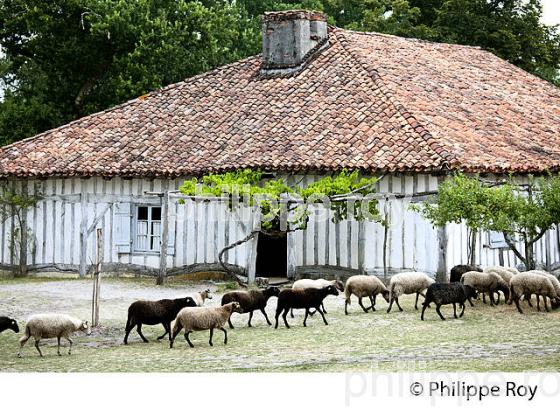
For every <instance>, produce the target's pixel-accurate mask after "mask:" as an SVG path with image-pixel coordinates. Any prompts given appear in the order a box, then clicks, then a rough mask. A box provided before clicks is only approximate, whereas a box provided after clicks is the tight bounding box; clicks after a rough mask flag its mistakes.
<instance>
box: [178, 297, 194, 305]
mask: <svg viewBox="0 0 560 410" xmlns="http://www.w3.org/2000/svg"><path fill="white" fill-rule="evenodd" d="M179 300H180V305H181V307H195V306H196V302H195V301H194V300H193V298H191V297H190V296H187V297H185V298H182V299H179Z"/></svg>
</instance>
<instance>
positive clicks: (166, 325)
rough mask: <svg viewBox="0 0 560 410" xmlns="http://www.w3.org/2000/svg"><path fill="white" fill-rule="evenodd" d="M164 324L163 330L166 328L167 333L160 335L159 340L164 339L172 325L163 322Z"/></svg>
mask: <svg viewBox="0 0 560 410" xmlns="http://www.w3.org/2000/svg"><path fill="white" fill-rule="evenodd" d="M162 326H163V330H165V333H164V334H162V335H161V336H159V337H158V338H157V340H161V339H163V338H164V337H165V336H166V335H167V334H168V333H169V327H170V325H169V323H162Z"/></svg>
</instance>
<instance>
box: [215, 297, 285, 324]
mask: <svg viewBox="0 0 560 410" xmlns="http://www.w3.org/2000/svg"><path fill="white" fill-rule="evenodd" d="M279 294H280V289H278V287H276V286H269V287H267V288H266V289H265V290H246V291H234V292H228V293H226V294H225V295H224V296H222V306H223V305H227V304H228V303H231V302H238V303H239V304H240V305H241V309H243V313H249V323H247V325H248V326H249V327H251V319H253V311H255V310H260V311H261V312H262V314H263V315H264V318H265V319H266V323H268V325H269V326H271V325H272V323H270V320H268V316H267V315H266V311H265V308H266V304H267V302H268V299H270V298H271V297H272V296H278V295H279ZM228 323H229V327H230V329H233V324H232V323H231V317H230V318H229V319H228Z"/></svg>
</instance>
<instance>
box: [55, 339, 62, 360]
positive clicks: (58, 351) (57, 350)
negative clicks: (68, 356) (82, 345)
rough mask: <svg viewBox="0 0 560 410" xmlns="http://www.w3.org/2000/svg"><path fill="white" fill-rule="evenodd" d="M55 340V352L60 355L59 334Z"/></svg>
mask: <svg viewBox="0 0 560 410" xmlns="http://www.w3.org/2000/svg"><path fill="white" fill-rule="evenodd" d="M56 341H57V349H56V352H57V354H58V355H59V356H62V355H61V354H60V336H57V337H56Z"/></svg>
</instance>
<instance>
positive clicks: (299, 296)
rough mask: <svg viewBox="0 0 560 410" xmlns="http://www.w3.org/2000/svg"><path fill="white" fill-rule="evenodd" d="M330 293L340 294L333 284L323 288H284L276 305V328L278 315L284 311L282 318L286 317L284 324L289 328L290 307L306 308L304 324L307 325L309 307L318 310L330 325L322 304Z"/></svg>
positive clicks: (324, 320) (276, 326)
mask: <svg viewBox="0 0 560 410" xmlns="http://www.w3.org/2000/svg"><path fill="white" fill-rule="evenodd" d="M328 295H334V296H337V295H338V290H336V288H335V287H334V286H332V285H330V286H327V287H324V288H322V289H283V290H282V291H281V292H280V294H279V295H278V305H277V306H276V324H275V326H274V328H275V329H278V317H279V316H280V313H282V311H283V312H284V313H282V318H283V319H284V324H285V325H286V327H287V328H288V329H289V328H290V325H288V321H287V320H286V316H287V315H288V312H289V311H290V309H305V318H304V319H303V326H307V316H308V315H309V309H311V308H315V310H316V311H317V312H319V313H320V314H321V316H322V317H323V322H325V325H328V323H327V319H325V314H324V313H323V310H322V309H321V304H322V303H323V299H325V298H326V297H327V296H328Z"/></svg>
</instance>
